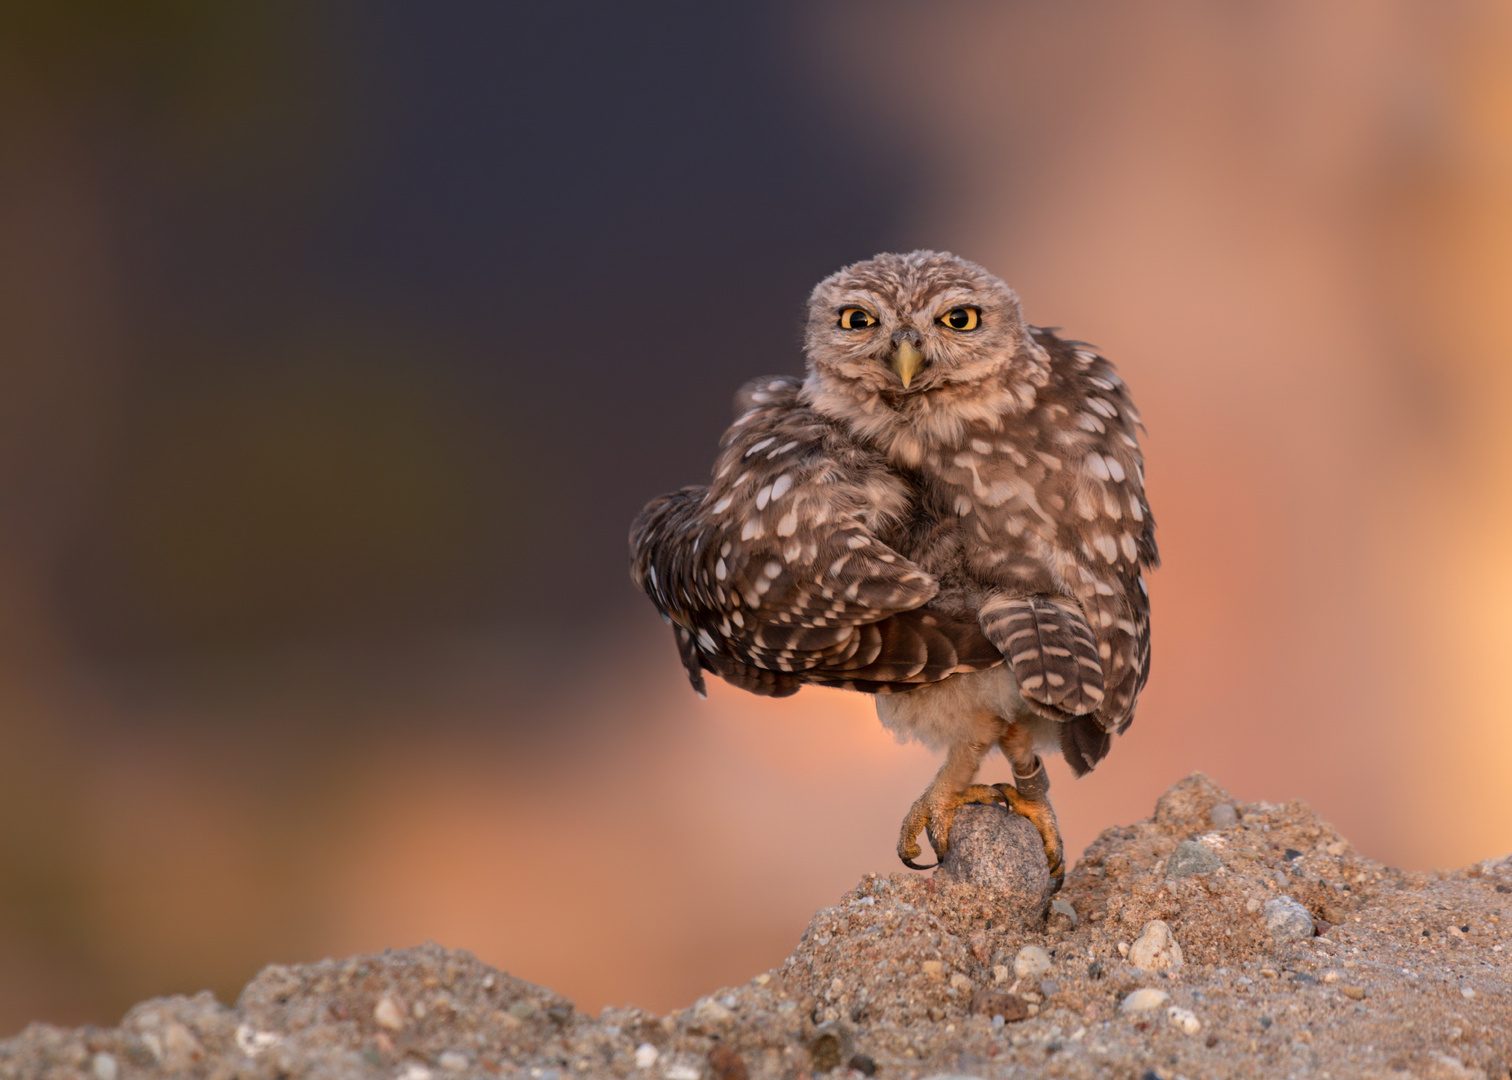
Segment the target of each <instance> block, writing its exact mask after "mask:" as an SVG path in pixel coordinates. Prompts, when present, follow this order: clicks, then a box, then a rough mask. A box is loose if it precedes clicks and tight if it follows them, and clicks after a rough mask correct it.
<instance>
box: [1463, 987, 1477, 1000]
mask: <svg viewBox="0 0 1512 1080" xmlns="http://www.w3.org/2000/svg"><path fill="white" fill-rule="evenodd" d="M1474 996H1475V989H1474V988H1473V987H1469V986H1462V987H1460V997H1462V998H1464V999H1465V1000H1466V1001H1469V1000H1470V999H1471V998H1473V997H1474Z"/></svg>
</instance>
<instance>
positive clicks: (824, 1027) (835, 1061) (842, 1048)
mask: <svg viewBox="0 0 1512 1080" xmlns="http://www.w3.org/2000/svg"><path fill="white" fill-rule="evenodd" d="M852 1049H853V1047H852V1045H851V1033H850V1029H849V1028H847V1027H845V1026H844V1025H842V1024H837V1023H833V1022H831V1023H828V1024H820V1025H819V1027H818V1028H816V1029H815V1030H814V1037H813V1038H811V1039H810V1040H809V1041H808V1052H809V1057H810V1058H811V1059H813V1062H814V1072H816V1073H822V1072H829V1071H830V1070H831V1069H833V1068H834V1067H835V1066H836V1065H839V1064H840V1063H841V1062H842V1061H849V1060H850V1056H851V1051H852Z"/></svg>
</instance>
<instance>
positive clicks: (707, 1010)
mask: <svg viewBox="0 0 1512 1080" xmlns="http://www.w3.org/2000/svg"><path fill="white" fill-rule="evenodd" d="M836 981H837V982H838V981H839V980H836ZM693 1019H694V1020H695V1021H697V1022H698V1023H700V1024H708V1025H710V1026H713V1027H720V1026H723V1025H725V1024H728V1023H729V1022H730V1021H731V1020H733V1019H735V1014H734V1013H733V1012H732V1011H730V1010H729V1009H727V1008H725V1007H724V1006H723V1005H721V1004H720V1003H719V1002H717V1001H715V1000H714V999H713V998H711V997H706V998H700V999H699V1002H698V1004H697V1005H695V1006H693Z"/></svg>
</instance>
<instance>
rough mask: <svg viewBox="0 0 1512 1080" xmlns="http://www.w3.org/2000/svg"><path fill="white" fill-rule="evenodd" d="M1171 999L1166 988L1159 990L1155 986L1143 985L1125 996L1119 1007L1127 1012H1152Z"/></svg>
mask: <svg viewBox="0 0 1512 1080" xmlns="http://www.w3.org/2000/svg"><path fill="white" fill-rule="evenodd" d="M1170 1000H1171V995H1170V994H1168V993H1166V992H1165V991H1164V990H1157V989H1155V987H1153V986H1142V987H1140V988H1139V989H1138V990H1135V991H1134V992H1133V993H1131V994H1129V995H1128V996H1127V997H1125V998H1124V999H1123V1003H1122V1004H1121V1005H1119V1009H1120V1010H1121V1011H1123V1012H1126V1013H1136V1012H1150V1011H1151V1010H1152V1009H1158V1008H1160V1007H1161V1006H1162V1005H1164V1004H1165V1003H1166V1002H1168V1001H1170Z"/></svg>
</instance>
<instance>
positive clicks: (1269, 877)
mask: <svg viewBox="0 0 1512 1080" xmlns="http://www.w3.org/2000/svg"><path fill="white" fill-rule="evenodd" d="M1220 804H1230V805H1232V804H1233V800H1232V798H1231V797H1230V796H1229V795H1228V794H1227V793H1226V792H1224V791H1223V790H1222V789H1221V788H1219V787H1218V786H1217V785H1215V784H1213V783H1212V782H1211V781H1209V780H1207V779H1206V778H1205V777H1201V776H1194V777H1192V778H1190V779H1188V780H1185V781H1182V782H1181V783H1180V784H1178V785H1176V787H1174V788H1172V789H1171V791H1169V792H1167V793H1166V794H1165V795H1164V796H1162V797H1161V799H1160V801H1159V802H1158V803H1157V804H1156V808H1155V814H1154V815H1153V817H1152V818H1151V819H1148V820H1146V821H1142V822H1139V823H1137V824H1135V825H1130V826H1115V827H1112V828H1109V829H1107V830H1105V831H1104V832H1103V834H1102V835H1101V836H1100V837H1098V839H1097V840H1096V841H1095V842H1094V843H1093V844H1092V845H1091V846H1090V847H1089V848H1088V849H1087V851H1086V852H1085V853H1083V855H1082V857H1081V858H1080V860H1079V861H1077V863H1076V865H1075V866H1074V867H1073V868H1072V869H1071V871H1070V872H1069V873H1068V874H1067V877H1066V884H1065V889H1064V891H1063V893H1062V894H1061V895H1062V897H1063V898H1065V899H1066V900H1067V901H1068V902H1069V903H1071V904H1072V905H1073V906H1074V909H1075V910H1076V911H1077V912H1078V913H1080V916H1081V918H1080V920H1079V922H1078V923H1077V924H1075V925H1074V926H1073V925H1071V923H1070V921H1069V920H1067V919H1064V918H1061V917H1059V916H1057V917H1052V918H1050V919H1047V920H1044V921H1041V922H1039V923H1036V924H1031V925H1025V924H1024V917H1023V911H1022V909H1021V908H1020V907H1016V906H1015V904H1016V903H1017V901H1014V902H1010V901H1008V900H1005V899H1004V895H1003V894H1002V893H1000V892H998V891H996V890H995V889H993V888H991V887H988V886H983V885H980V884H973V883H971V882H960V881H952V880H949V879H947V878H945V877H943V876H936V877H934V878H930V877H927V876H924V875H919V874H903V873H896V874H892V875H890V876H885V877H883V876H876V875H868V876H867V877H866V878H864V879H863V880H862V881H861V882H860V883H859V884H858V885H857V886H856V888H855V889H853V890H851V891H850V892H848V893H846V894H845V895H844V896H843V897H841V898H840V899H839V901H838V902H837V903H836V904H835V905H834V906H833V907H828V908H825V909H823V910H821V911H819V912H817V913H816V914H815V915H814V918H813V921H812V922H811V924H810V926H809V929H808V931H807V932H806V933H805V934H804V935H803V937H802V939H801V940H800V941H799V942H798V943H797V946H796V948H795V949H794V951H793V953H792V955H791V956H790V957H788V958H787V959H786V960H785V961H783V962H782V963H781V964H780V965H779V966H778V967H776V968H774V969H772V970H771V971H768V972H764V973H761V974H759V975H757V976H756V977H755V978H753V979H751V980H750V981H749V982H747V983H744V984H743V985H740V986H734V987H724V988H718V989H713V990H712V992H711V993H709V994H708V995H706V996H705V997H702V998H700V999H699V1000H698V1001H696V1002H693V1003H691V1004H690V1005H689V1007H687V1008H685V1009H682V1010H679V1011H677V1012H673V1013H671V1014H669V1015H666V1016H657V1015H653V1014H651V1013H648V1012H645V1011H643V1010H640V1009H636V1008H633V1007H625V1008H615V1009H605V1010H604V1011H603V1013H602V1014H600V1015H599V1016H596V1017H595V1016H583V1015H580V1014H578V1013H577V1012H575V1011H574V1010H573V1008H572V1004H571V1002H568V1001H566V1000H565V999H563V998H562V997H561V996H560V995H557V994H555V993H553V992H552V991H550V990H548V989H546V988H544V987H540V986H534V985H532V984H530V983H527V982H525V981H523V980H521V979H517V978H514V977H513V976H510V975H508V974H505V973H504V972H501V971H498V970H496V969H494V968H492V967H489V966H488V965H486V964H483V963H480V962H479V961H478V960H476V959H475V958H473V957H472V956H470V955H469V954H467V953H465V952H460V951H448V950H446V949H443V948H440V947H439V946H435V945H426V946H422V947H419V948H414V949H407V950H403V951H399V952H386V953H383V954H381V955H376V956H356V957H352V958H350V959H347V960H340V961H334V960H331V961H324V962H322V963H318V964H307V965H300V966H292V967H286V966H281V965H274V966H272V967H268V968H266V969H264V970H263V971H262V972H261V973H260V974H259V975H258V976H257V977H256V978H255V979H253V981H252V982H251V983H250V984H248V986H247V987H246V988H245V989H244V990H243V992H242V994H241V996H240V997H239V999H238V1000H237V1001H236V1003H235V1004H233V1005H227V1004H223V1003H221V1002H218V1001H216V1000H215V999H214V998H213V997H212V996H211V995H210V994H208V993H201V994H197V995H195V996H193V997H170V998H161V999H157V1000H153V1001H147V1002H143V1003H142V1004H140V1005H138V1006H136V1007H134V1008H133V1009H132V1010H131V1011H130V1012H129V1013H127V1015H126V1017H125V1018H124V1019H123V1020H122V1022H121V1024H120V1025H119V1026H118V1027H116V1028H111V1029H100V1028H80V1029H75V1030H67V1029H62V1028H56V1027H51V1026H48V1025H44V1024H34V1025H32V1026H31V1027H29V1028H27V1029H26V1030H25V1031H23V1032H21V1033H20V1034H18V1035H16V1036H14V1037H13V1038H10V1039H7V1040H4V1041H0V1080H65V1078H66V1080H89V1078H91V1077H92V1078H93V1080H167V1078H169V1077H195V1078H202V1080H209V1078H212V1077H213V1078H216V1080H231V1078H233V1077H235V1078H237V1080H305V1078H310V1080H315V1078H321V1080H324V1078H327V1077H331V1078H336V1080H348V1078H350V1080H400V1078H405V1077H410V1078H414V1080H426V1078H429V1080H447V1078H451V1077H456V1078H458V1080H472V1078H478V1080H483V1078H493V1077H506V1078H511V1080H513V1078H518V1080H570V1078H576V1077H585V1078H597V1077H604V1078H608V1077H615V1078H621V1080H797V1078H801V1077H809V1076H817V1075H819V1074H820V1073H821V1072H824V1071H825V1070H828V1071H829V1072H828V1075H830V1076H831V1077H832V1080H856V1077H857V1076H872V1075H875V1076H877V1077H880V1078H882V1080H894V1078H896V1080H920V1078H923V1077H929V1076H934V1075H963V1076H972V1077H978V1078H994V1080H996V1078H1006V1077H1010V1076H1013V1077H1023V1076H1040V1075H1053V1076H1057V1077H1066V1078H1073V1080H1094V1078H1097V1080H1100V1078H1103V1077H1110V1076H1111V1077H1130V1078H1132V1077H1150V1076H1154V1077H1163V1078H1174V1077H1176V1076H1186V1077H1206V1076H1244V1077H1270V1076H1299V1077H1317V1078H1319V1080H1321V1078H1322V1076H1323V1074H1325V1073H1327V1074H1328V1075H1329V1076H1330V1077H1331V1078H1332V1080H1340V1078H1352V1077H1360V1078H1365V1077H1372V1078H1382V1080H1385V1078H1390V1077H1401V1078H1402V1080H1408V1078H1409V1077H1411V1078H1415V1080H1431V1078H1435V1077H1460V1078H1465V1077H1468V1078H1484V1080H1509V1075H1512V1074H1509V1073H1508V1071H1507V1062H1508V1060H1509V1059H1512V1031H1509V1025H1508V1023H1507V1017H1508V1016H1509V1015H1512V948H1508V947H1507V946H1508V944H1509V942H1512V932H1509V931H1512V910H1509V906H1512V892H1509V891H1501V890H1499V889H1498V886H1509V887H1512V858H1507V859H1503V860H1500V861H1488V862H1485V863H1478V864H1475V865H1473V866H1470V867H1466V868H1464V869H1462V870H1457V871H1453V872H1443V873H1404V872H1402V871H1399V870H1393V869H1391V868H1390V867H1385V866H1382V865H1380V864H1379V863H1375V862H1371V861H1370V860H1368V859H1365V858H1363V857H1361V856H1360V855H1359V854H1358V853H1357V852H1356V851H1354V849H1353V848H1352V847H1351V846H1350V845H1348V844H1347V843H1346V842H1344V841H1343V839H1342V838H1341V837H1339V836H1338V834H1337V833H1335V832H1334V830H1333V829H1332V828H1331V827H1330V826H1329V825H1328V824H1327V822H1324V821H1322V820H1321V819H1319V818H1318V816H1317V815H1316V814H1314V813H1313V812H1312V811H1311V810H1310V809H1309V808H1308V807H1307V806H1306V805H1305V804H1302V803H1300V802H1293V803H1287V804H1284V805H1273V804H1268V803H1251V804H1247V805H1244V806H1242V807H1240V808H1239V811H1240V812H1239V813H1238V814H1236V824H1235V825H1234V826H1233V827H1232V828H1231V829H1230V830H1229V831H1228V832H1227V833H1225V834H1224V837H1223V839H1224V842H1223V843H1222V844H1221V845H1220V844H1212V840H1211V837H1209V838H1208V840H1206V841H1204V843H1205V844H1210V845H1212V850H1213V851H1214V852H1215V853H1216V854H1217V855H1218V857H1219V858H1220V860H1221V861H1222V866H1221V867H1220V868H1218V869H1216V870H1214V871H1212V872H1210V873H1206V874H1194V875H1191V876H1188V877H1184V878H1172V877H1170V876H1169V875H1168V873H1167V871H1168V869H1169V860H1170V857H1171V855H1172V853H1173V852H1174V850H1175V849H1176V847H1177V846H1178V845H1179V844H1180V843H1182V842H1183V841H1186V840H1192V839H1194V838H1196V837H1203V836H1207V834H1208V833H1210V832H1211V830H1212V827H1213V824H1214V814H1213V810H1214V808H1215V807H1216V806H1218V805H1220ZM968 809H970V808H968ZM989 809H990V808H989ZM999 820H1000V821H1003V820H1005V819H999ZM1010 824H1011V823H1010ZM1031 831H1032V830H1031ZM1035 844H1036V850H1037V836H1036V837H1035ZM1287 851H1293V852H1296V853H1298V854H1296V855H1295V856H1293V857H1291V858H1290V859H1289V860H1288V861H1287V865H1288V866H1289V867H1290V868H1291V874H1290V875H1289V876H1290V878H1291V880H1292V882H1293V884H1292V886H1291V887H1290V889H1289V891H1288V895H1287V896H1285V897H1284V898H1283V897H1280V896H1278V895H1277V888H1276V883H1275V879H1274V876H1273V874H1272V871H1273V869H1274V867H1275V866H1276V865H1277V863H1278V862H1279V861H1281V860H1282V858H1283V855H1284V853H1286V852H1287ZM1040 866H1041V868H1042V867H1043V857H1042V856H1041V863H1040ZM604 895H605V907H604V917H605V918H612V917H613V912H614V907H613V898H612V891H606V892H605V894H604ZM1282 899H1284V900H1285V903H1284V904H1279V905H1277V901H1280V900H1282ZM1252 904H1253V906H1251V905H1252ZM1273 905H1276V906H1273ZM1292 905H1295V906H1296V907H1298V908H1300V909H1302V910H1303V911H1304V912H1306V913H1307V915H1308V919H1309V927H1308V930H1307V935H1308V936H1305V937H1289V936H1284V935H1283V936H1277V935H1274V934H1273V933H1271V932H1270V929H1269V926H1268V919H1269V917H1270V914H1271V912H1272V911H1273V910H1280V909H1283V908H1284V909H1286V910H1287V911H1291V910H1292V907H1291V906H1292ZM1157 924H1159V925H1160V926H1164V927H1165V931H1164V932H1162V931H1161V930H1160V929H1159V927H1158V926H1157ZM1313 927H1316V928H1318V930H1319V933H1318V934H1317V935H1316V936H1313ZM1424 931H1427V934H1426V935H1425V934H1424ZM1167 935H1168V937H1169V944H1163V943H1164V942H1165V940H1166V937H1167ZM1147 940H1149V941H1152V942H1157V944H1158V945H1159V947H1157V948H1155V949H1153V953H1152V955H1158V954H1161V953H1164V954H1166V955H1167V956H1172V955H1174V949H1175V948H1178V947H1179V949H1180V950H1181V953H1182V955H1183V958H1184V959H1183V962H1182V963H1181V964H1180V965H1179V966H1176V965H1170V964H1168V966H1167V967H1165V968H1163V969H1160V970H1157V971H1155V972H1153V973H1152V972H1148V971H1144V970H1141V968H1139V967H1137V966H1136V965H1135V964H1134V963H1133V962H1132V960H1133V959H1138V958H1142V957H1143V956H1144V949H1143V946H1142V944H1141V943H1142V942H1145V941H1147ZM1130 941H1132V942H1133V943H1134V945H1133V946H1130V945H1129V942H1130ZM1120 943H1123V944H1124V945H1125V947H1126V948H1127V949H1128V951H1129V956H1130V959H1127V960H1126V959H1124V958H1123V957H1122V956H1121V955H1120V951H1119V949H1118V945H1119V944H1120ZM1021 957H1023V958H1025V959H1026V961H1029V964H1028V966H1029V967H1031V968H1040V967H1041V965H1042V964H1045V965H1047V966H1045V967H1044V968H1043V971H1042V972H1041V974H1039V975H1037V976H1033V977H1027V978H1026V977H1022V976H1019V975H1017V973H1016V971H1015V969H1016V968H1017V967H1018V966H1019V960H1020V958H1021ZM1041 957H1043V959H1041ZM1031 958H1032V959H1031ZM1049 973H1053V977H1052V976H1051V974H1049ZM1466 991H1470V993H1466ZM385 1001H388V1002H389V1003H391V1008H390V1007H388V1006H385V1005H384V1004H383V1003H384V1002H385ZM396 1021H397V1023H398V1026H397V1027H395V1026H392V1025H393V1024H394V1023H395V1022H396ZM112 1070H113V1071H112ZM847 1070H852V1071H847Z"/></svg>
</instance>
